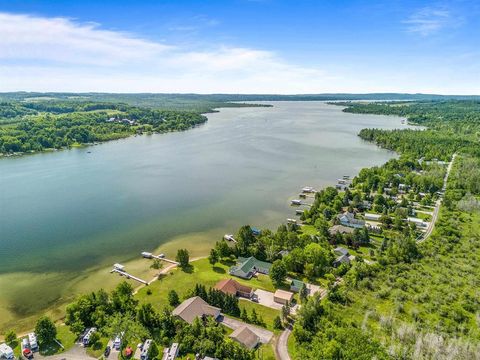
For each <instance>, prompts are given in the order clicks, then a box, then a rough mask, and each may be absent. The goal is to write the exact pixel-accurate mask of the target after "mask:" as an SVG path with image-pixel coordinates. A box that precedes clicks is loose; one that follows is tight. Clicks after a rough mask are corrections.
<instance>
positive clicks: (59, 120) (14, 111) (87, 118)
mask: <svg viewBox="0 0 480 360" xmlns="http://www.w3.org/2000/svg"><path fill="white" fill-rule="evenodd" d="M0 116H1V117H0V153H2V154H11V153H25V152H36V151H42V150H45V149H62V148H68V147H71V146H74V145H79V144H89V143H94V142H102V141H107V140H114V139H119V138H123V137H127V136H130V135H133V134H143V133H154V132H157V133H162V132H168V131H182V130H187V129H189V128H191V127H194V126H197V125H199V124H202V123H204V122H205V121H207V118H206V117H205V116H204V115H202V114H200V113H199V112H194V111H180V110H160V109H152V108H143V107H136V106H130V105H126V104H123V103H117V104H112V103H108V102H93V101H42V102H29V103H25V102H4V103H0Z"/></svg>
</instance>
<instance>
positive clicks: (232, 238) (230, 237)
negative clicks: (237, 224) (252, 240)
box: [223, 234, 235, 241]
mask: <svg viewBox="0 0 480 360" xmlns="http://www.w3.org/2000/svg"><path fill="white" fill-rule="evenodd" d="M223 238H224V239H225V240H227V241H235V239H234V237H233V235H232V234H225V235H224V236H223Z"/></svg>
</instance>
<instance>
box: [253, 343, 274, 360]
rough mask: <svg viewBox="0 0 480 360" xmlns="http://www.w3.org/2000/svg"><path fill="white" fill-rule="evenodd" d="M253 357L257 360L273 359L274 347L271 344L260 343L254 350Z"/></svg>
mask: <svg viewBox="0 0 480 360" xmlns="http://www.w3.org/2000/svg"><path fill="white" fill-rule="evenodd" d="M255 358H256V359H258V360H275V349H274V348H273V344H272V343H271V342H270V343H269V344H262V345H260V346H259V347H258V349H257V350H256V352H255Z"/></svg>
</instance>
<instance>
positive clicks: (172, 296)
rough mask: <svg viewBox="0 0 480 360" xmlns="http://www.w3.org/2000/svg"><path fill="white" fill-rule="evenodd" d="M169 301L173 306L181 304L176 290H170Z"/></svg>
mask: <svg viewBox="0 0 480 360" xmlns="http://www.w3.org/2000/svg"><path fill="white" fill-rule="evenodd" d="M168 303H169V304H170V306H173V307H176V306H178V305H179V304H180V299H179V297H178V294H177V292H176V291H175V290H170V292H169V293H168Z"/></svg>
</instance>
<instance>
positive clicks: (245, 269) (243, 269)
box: [229, 256, 272, 279]
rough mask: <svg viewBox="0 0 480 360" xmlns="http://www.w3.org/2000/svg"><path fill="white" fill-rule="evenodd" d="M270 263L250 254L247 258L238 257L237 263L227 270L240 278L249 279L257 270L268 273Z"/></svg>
mask: <svg viewBox="0 0 480 360" xmlns="http://www.w3.org/2000/svg"><path fill="white" fill-rule="evenodd" d="M271 267H272V264H270V263H268V262H265V261H260V260H257V259H256V258H254V257H253V256H250V257H249V258H242V257H239V258H238V263H237V265H235V266H232V267H231V268H230V270H229V273H230V275H233V276H237V277H239V278H242V279H251V278H252V276H254V275H255V274H256V273H257V272H258V273H260V274H265V275H268V273H269V272H270V268H271Z"/></svg>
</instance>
